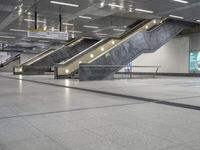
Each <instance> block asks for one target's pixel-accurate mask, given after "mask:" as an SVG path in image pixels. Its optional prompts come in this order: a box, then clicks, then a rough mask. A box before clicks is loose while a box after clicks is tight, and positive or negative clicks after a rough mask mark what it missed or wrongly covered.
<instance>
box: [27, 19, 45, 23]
mask: <svg viewBox="0 0 200 150" xmlns="http://www.w3.org/2000/svg"><path fill="white" fill-rule="evenodd" d="M24 21H28V22H35V20H33V19H24ZM37 22H38V23H46V21H42V20H37Z"/></svg>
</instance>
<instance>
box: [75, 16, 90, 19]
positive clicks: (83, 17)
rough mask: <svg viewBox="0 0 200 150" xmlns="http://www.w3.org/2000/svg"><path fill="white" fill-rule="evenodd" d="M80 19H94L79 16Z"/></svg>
mask: <svg viewBox="0 0 200 150" xmlns="http://www.w3.org/2000/svg"><path fill="white" fill-rule="evenodd" d="M78 17H79V18H82V19H92V17H88V16H78Z"/></svg>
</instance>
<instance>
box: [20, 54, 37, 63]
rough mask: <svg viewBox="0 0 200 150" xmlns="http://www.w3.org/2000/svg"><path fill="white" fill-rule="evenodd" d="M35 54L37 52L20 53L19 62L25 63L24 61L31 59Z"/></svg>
mask: <svg viewBox="0 0 200 150" xmlns="http://www.w3.org/2000/svg"><path fill="white" fill-rule="evenodd" d="M35 55H37V54H28V53H22V54H21V55H20V62H21V64H23V63H25V62H26V61H28V60H29V59H31V58H32V57H33V56H35Z"/></svg>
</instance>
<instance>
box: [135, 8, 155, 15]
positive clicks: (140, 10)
mask: <svg viewBox="0 0 200 150" xmlns="http://www.w3.org/2000/svg"><path fill="white" fill-rule="evenodd" d="M135 11H139V12H145V13H150V14H152V13H154V12H153V11H151V10H145V9H140V8H136V9H135Z"/></svg>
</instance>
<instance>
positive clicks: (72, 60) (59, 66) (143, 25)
mask: <svg viewBox="0 0 200 150" xmlns="http://www.w3.org/2000/svg"><path fill="white" fill-rule="evenodd" d="M163 20H164V19H162V20H161V21H163ZM153 21H154V20H151V21H148V22H147V21H145V24H142V26H137V28H136V30H133V29H131V31H129V32H127V34H126V35H127V36H124V38H122V39H118V40H119V41H117V43H116V44H115V45H113V46H111V47H109V48H108V49H107V50H106V51H104V52H102V53H101V54H98V56H96V57H95V58H93V59H91V60H87V62H83V63H90V62H92V61H94V60H96V59H98V58H99V57H101V56H102V55H105V54H107V53H108V52H109V51H111V50H112V49H113V48H115V47H117V46H118V45H120V44H122V43H123V42H125V41H127V40H128V39H129V38H130V37H131V36H134V35H135V34H136V33H138V32H141V31H143V30H145V31H149V30H150V29H151V28H152V27H154V26H157V25H159V24H160V22H156V23H155V25H152V24H154V23H153ZM159 21H160V20H159ZM145 25H150V28H149V29H145ZM133 31H135V32H133ZM132 32H133V33H132ZM129 34H130V35H129ZM115 39H116V38H115ZM112 40H113V39H112ZM101 46H103V45H101ZM99 47H100V46H99ZM96 50H97V49H94V48H92V49H90V50H88V51H89V52H91V51H94V52H93V53H95V52H96ZM88 51H87V52H85V53H86V54H88V53H89V52H88ZM82 55H83V54H81V55H76V57H74V58H73V59H70V60H69V61H67V62H66V63H63V64H60V65H56V67H57V68H58V69H59V68H60V69H68V68H67V66H68V64H71V65H74V63H77V61H79V60H80V59H81V58H82ZM83 57H84V56H83ZM82 59H83V61H84V59H85V58H82ZM68 67H71V68H72V67H73V66H68ZM74 67H75V66H74ZM77 67H79V66H76V68H74V69H72V70H70V72H69V73H68V74H67V75H70V74H71V73H73V72H74V71H75V70H77ZM58 72H59V71H58Z"/></svg>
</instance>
